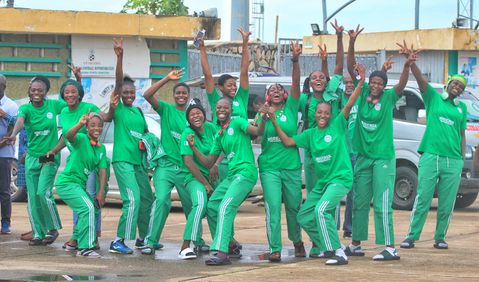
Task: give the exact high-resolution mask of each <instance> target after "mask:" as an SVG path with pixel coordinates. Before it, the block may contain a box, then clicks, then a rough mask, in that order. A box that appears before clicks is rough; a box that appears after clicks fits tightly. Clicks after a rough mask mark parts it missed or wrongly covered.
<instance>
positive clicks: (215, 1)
mask: <svg viewBox="0 0 479 282" xmlns="http://www.w3.org/2000/svg"><path fill="white" fill-rule="evenodd" d="M125 2H126V0H48V1H46V0H16V1H15V5H16V6H17V7H23V8H32V9H52V10H79V11H104V12H118V11H120V10H121V8H122V7H123V4H124V3H125ZM321 2H322V1H320V0H315V1H310V0H264V3H265V20H264V34H265V41H267V42H273V40H274V29H275V17H276V15H278V16H279V37H283V38H302V37H303V36H304V35H310V34H311V27H310V24H311V23H319V25H320V26H321V27H322V24H321V21H322V10H321V6H322V5H321ZM346 2H347V0H328V1H327V5H328V7H327V11H328V14H331V13H332V12H333V11H335V10H336V9H337V8H338V7H340V6H341V5H343V4H344V3H346ZM464 2H466V1H464ZM184 3H185V5H186V6H188V7H189V8H190V10H189V11H190V13H193V11H202V10H206V9H208V8H212V7H216V8H218V13H219V16H220V17H221V16H222V14H223V10H224V1H222V0H185V1H184ZM414 4H415V0H401V1H397V0H396V1H387V0H356V1H355V2H354V3H352V4H351V5H349V6H348V7H346V8H345V9H344V10H342V11H341V12H340V13H339V14H338V15H337V16H336V18H337V19H338V22H339V23H340V24H342V25H343V26H345V28H346V29H350V28H353V27H355V26H356V25H357V24H358V23H359V24H361V25H362V26H364V27H365V30H364V32H376V31H393V30H406V29H414ZM474 4H475V7H476V8H475V9H476V12H475V13H474V16H475V17H476V18H477V15H478V12H477V11H478V10H479V1H478V0H474ZM456 15H457V0H420V20H419V27H420V28H422V29H427V28H441V27H451V23H452V21H453V20H454V19H455V18H456ZM328 29H329V32H330V33H331V32H333V31H332V28H331V27H330V26H329V28H328Z"/></svg>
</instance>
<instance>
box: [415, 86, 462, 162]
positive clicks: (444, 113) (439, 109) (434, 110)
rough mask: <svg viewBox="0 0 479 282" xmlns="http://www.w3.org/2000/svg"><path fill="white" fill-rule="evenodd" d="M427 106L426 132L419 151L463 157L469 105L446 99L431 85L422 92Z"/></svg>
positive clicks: (455, 157) (456, 157) (457, 157)
mask: <svg viewBox="0 0 479 282" xmlns="http://www.w3.org/2000/svg"><path fill="white" fill-rule="evenodd" d="M422 97H423V99H424V105H425V106H426V132H424V136H423V137H422V140H421V144H420V145H419V149H418V152H419V153H431V154H436V155H439V156H444V157H450V158H454V159H462V151H461V130H463V129H466V127H467V107H466V105H465V104H464V103H463V102H459V105H457V106H456V105H454V103H453V102H452V101H451V100H449V99H447V100H444V99H443V98H442V97H441V94H439V93H438V92H437V91H436V90H435V89H434V88H433V87H432V86H431V85H428V86H427V89H426V91H425V92H424V93H422Z"/></svg>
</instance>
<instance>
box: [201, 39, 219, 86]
mask: <svg viewBox="0 0 479 282" xmlns="http://www.w3.org/2000/svg"><path fill="white" fill-rule="evenodd" d="M198 42H199V43H200V62H201V69H202V70H203V76H204V77H205V90H206V93H211V92H213V90H214V89H215V80H214V79H213V74H211V69H210V64H209V63H208V54H207V53H206V47H205V41H204V40H203V39H199V40H198Z"/></svg>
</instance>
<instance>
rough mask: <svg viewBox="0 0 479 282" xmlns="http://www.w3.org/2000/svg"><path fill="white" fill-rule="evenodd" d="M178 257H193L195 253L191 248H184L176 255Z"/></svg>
mask: <svg viewBox="0 0 479 282" xmlns="http://www.w3.org/2000/svg"><path fill="white" fill-rule="evenodd" d="M178 257H179V258H180V259H195V258H196V253H195V252H193V250H192V249H191V248H186V249H184V250H183V251H181V252H180V254H179V255H178Z"/></svg>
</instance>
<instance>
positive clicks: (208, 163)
mask: <svg viewBox="0 0 479 282" xmlns="http://www.w3.org/2000/svg"><path fill="white" fill-rule="evenodd" d="M186 141H188V145H189V146H190V148H191V150H192V151H193V154H195V157H196V158H197V159H198V160H199V161H200V163H201V164H202V165H204V166H205V167H206V168H208V169H210V168H211V167H212V166H213V165H214V164H215V162H216V160H217V159H218V155H212V154H210V155H208V157H207V156H205V155H203V153H201V152H200V151H199V150H198V148H196V146H195V137H194V135H193V134H190V135H188V136H187V137H186Z"/></svg>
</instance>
